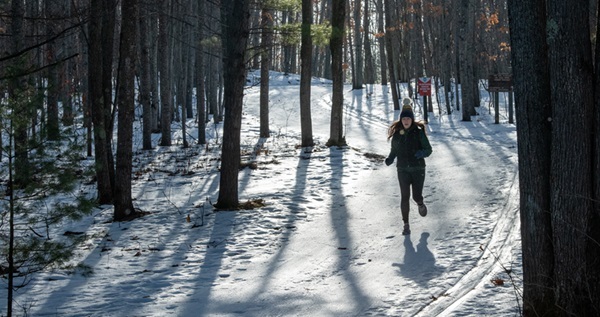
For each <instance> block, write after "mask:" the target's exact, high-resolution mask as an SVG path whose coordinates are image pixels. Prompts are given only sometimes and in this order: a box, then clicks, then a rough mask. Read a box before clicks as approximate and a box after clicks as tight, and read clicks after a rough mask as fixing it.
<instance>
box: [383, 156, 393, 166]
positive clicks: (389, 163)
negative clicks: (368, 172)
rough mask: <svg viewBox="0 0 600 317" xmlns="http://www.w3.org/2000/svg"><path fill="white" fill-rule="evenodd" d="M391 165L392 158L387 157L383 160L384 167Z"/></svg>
mask: <svg viewBox="0 0 600 317" xmlns="http://www.w3.org/2000/svg"><path fill="white" fill-rule="evenodd" d="M392 163H394V158H393V157H388V158H386V159H385V165H387V166H390V165H392Z"/></svg>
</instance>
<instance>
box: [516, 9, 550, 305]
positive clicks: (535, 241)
mask: <svg viewBox="0 0 600 317" xmlns="http://www.w3.org/2000/svg"><path fill="white" fill-rule="evenodd" d="M508 7H509V21H510V38H511V48H512V50H511V51H512V60H513V81H514V91H515V103H516V104H518V105H519V106H518V107H516V110H517V112H516V114H517V121H518V124H517V135H518V151H519V189H520V207H521V239H522V242H521V244H522V252H523V284H524V287H523V311H524V313H523V315H524V316H552V315H553V314H552V313H553V312H554V311H556V307H554V273H553V272H554V253H553V250H552V248H553V246H552V227H551V222H550V213H549V212H548V211H549V210H550V174H549V173H548V171H549V170H550V146H551V133H552V131H551V128H552V125H551V122H550V121H549V120H548V119H549V118H551V117H552V114H551V106H550V74H549V71H548V57H547V56H548V55H547V54H548V53H547V46H546V41H545V38H544V37H542V36H540V34H544V33H545V28H546V16H545V13H546V9H545V0H536V1H521V0H509V1H508ZM531 158H535V160H532V159H531Z"/></svg>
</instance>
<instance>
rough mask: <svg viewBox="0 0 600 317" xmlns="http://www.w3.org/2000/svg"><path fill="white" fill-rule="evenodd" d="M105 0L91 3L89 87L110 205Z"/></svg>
mask: <svg viewBox="0 0 600 317" xmlns="http://www.w3.org/2000/svg"><path fill="white" fill-rule="evenodd" d="M102 2H103V1H102V0H93V1H92V2H91V6H90V30H89V33H90V41H89V44H90V47H89V57H88V59H89V62H88V67H89V69H88V87H89V102H90V108H91V110H92V122H93V125H94V155H95V156H96V158H95V168H96V181H97V190H98V203H99V204H110V203H112V202H113V187H112V184H111V180H110V179H111V176H110V174H112V173H113V171H112V166H111V165H110V162H111V161H110V160H109V159H108V158H109V156H112V153H111V152H110V151H109V150H110V147H108V146H107V143H108V141H107V140H106V139H107V138H108V137H109V136H108V135H107V134H106V130H107V128H106V125H108V123H107V122H106V116H105V115H104V114H105V112H106V110H105V106H106V104H105V102H104V100H103V99H104V94H103V92H102V91H103V89H102V71H103V69H104V67H102V55H103V54H102V51H103V49H104V48H103V46H102V13H103V5H102Z"/></svg>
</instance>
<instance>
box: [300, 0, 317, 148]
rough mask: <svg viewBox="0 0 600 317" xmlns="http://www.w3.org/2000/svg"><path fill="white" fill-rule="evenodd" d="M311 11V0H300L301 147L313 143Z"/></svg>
mask: <svg viewBox="0 0 600 317" xmlns="http://www.w3.org/2000/svg"><path fill="white" fill-rule="evenodd" d="M312 12H313V8H312V1H311V0H302V34H301V36H302V39H301V41H302V46H301V48H300V64H301V68H300V128H301V134H302V144H301V146H302V147H308V146H313V145H314V140H313V135H312V117H311V110H310V96H311V80H312V72H311V70H312V52H313V43H312V37H311V34H310V33H311V28H312V24H313V13H312Z"/></svg>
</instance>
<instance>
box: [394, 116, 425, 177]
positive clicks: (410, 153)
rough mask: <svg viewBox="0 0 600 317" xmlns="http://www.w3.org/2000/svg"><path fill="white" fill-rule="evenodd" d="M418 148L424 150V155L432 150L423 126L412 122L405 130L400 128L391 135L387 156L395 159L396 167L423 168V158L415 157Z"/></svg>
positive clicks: (407, 168)
mask: <svg viewBox="0 0 600 317" xmlns="http://www.w3.org/2000/svg"><path fill="white" fill-rule="evenodd" d="M419 150H423V151H424V154H425V157H428V156H429V155H431V153H432V152H433V150H432V149H431V144H429V139H428V138H427V135H426V134H425V131H424V130H423V128H422V127H420V126H418V125H416V124H413V125H411V126H410V127H409V128H408V129H406V130H405V129H402V130H399V131H396V133H394V135H393V136H392V149H391V150H390V154H389V155H388V158H391V159H395V160H396V167H397V168H398V169H406V170H413V169H422V168H425V159H423V158H421V159H417V158H416V157H415V153H417V151H419Z"/></svg>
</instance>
